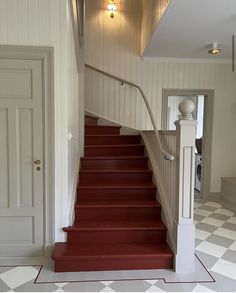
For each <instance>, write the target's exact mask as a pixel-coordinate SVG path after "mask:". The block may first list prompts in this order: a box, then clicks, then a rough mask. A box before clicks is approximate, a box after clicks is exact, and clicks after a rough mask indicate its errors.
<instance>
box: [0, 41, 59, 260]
mask: <svg viewBox="0 0 236 293" xmlns="http://www.w3.org/2000/svg"><path fill="white" fill-rule="evenodd" d="M0 58H4V59H22V60H24V59H25V60H39V61H40V62H41V64H42V82H43V91H42V92H43V97H42V101H43V162H44V176H43V182H44V184H43V185H44V186H43V190H44V195H43V196H44V203H43V219H44V223H43V226H44V244H43V245H44V255H45V256H46V255H49V254H50V251H51V246H52V244H53V243H54V233H53V231H54V227H55V223H54V222H55V219H54V217H53V215H54V214H55V212H54V202H55V198H54V197H55V192H54V186H55V170H54V165H55V148H54V146H55V143H54V129H55V127H54V69H53V66H54V50H53V47H38V46H37V47H36V46H15V45H0Z"/></svg>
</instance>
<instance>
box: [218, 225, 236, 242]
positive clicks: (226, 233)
mask: <svg viewBox="0 0 236 293" xmlns="http://www.w3.org/2000/svg"><path fill="white" fill-rule="evenodd" d="M213 234H216V235H219V236H222V237H226V238H229V239H232V240H236V232H235V231H232V230H228V229H225V228H218V229H216V230H215V231H214V232H213Z"/></svg>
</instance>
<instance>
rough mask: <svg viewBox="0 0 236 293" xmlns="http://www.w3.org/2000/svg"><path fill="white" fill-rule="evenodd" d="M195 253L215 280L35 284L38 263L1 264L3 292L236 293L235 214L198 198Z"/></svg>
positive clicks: (0, 273)
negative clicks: (186, 282)
mask: <svg viewBox="0 0 236 293" xmlns="http://www.w3.org/2000/svg"><path fill="white" fill-rule="evenodd" d="M195 224H196V254H197V255H198V257H199V258H200V259H201V260H202V262H203V263H204V265H205V266H206V268H207V269H208V271H209V273H210V274H211V275H212V276H213V278H214V279H215V281H216V282H209V283H201V284H197V283H191V284H183V283H182V284H176V283H175V284H171V283H169V284H167V283H165V282H164V281H163V280H145V281H144V280H136V281H107V282H80V283H79V282H73V283H47V284H35V283H34V281H35V279H36V277H37V275H38V272H39V269H40V267H39V266H24V267H0V291H1V292H7V291H8V292H29V291H31V292H36V291H37V292H45V291H47V292H125V291H126V292H173V291H178V292H180V291H181V292H182V291H183V292H221V291H228V292H236V216H235V215H234V214H233V213H232V212H230V211H229V210H226V209H225V208H223V207H222V206H221V205H220V204H218V203H216V202H206V201H203V200H196V201H195Z"/></svg>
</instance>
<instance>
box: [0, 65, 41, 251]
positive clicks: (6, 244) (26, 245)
mask: <svg viewBox="0 0 236 293" xmlns="http://www.w3.org/2000/svg"><path fill="white" fill-rule="evenodd" d="M42 97H43V83H42V65H41V61H40V60H23V59H0V256H40V255H43V242H44V188H43V177H44V176H43V172H44V170H43V145H44V143H43V98H42Z"/></svg>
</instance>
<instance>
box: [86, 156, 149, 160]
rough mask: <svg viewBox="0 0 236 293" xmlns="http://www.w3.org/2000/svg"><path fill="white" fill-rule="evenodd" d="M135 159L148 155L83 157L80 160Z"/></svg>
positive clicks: (144, 157)
mask: <svg viewBox="0 0 236 293" xmlns="http://www.w3.org/2000/svg"><path fill="white" fill-rule="evenodd" d="M122 159H125V160H137V159H148V157H146V156H145V155H143V156H132V157H123V156H120V157H118V156H117V157H84V158H81V160H122Z"/></svg>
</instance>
